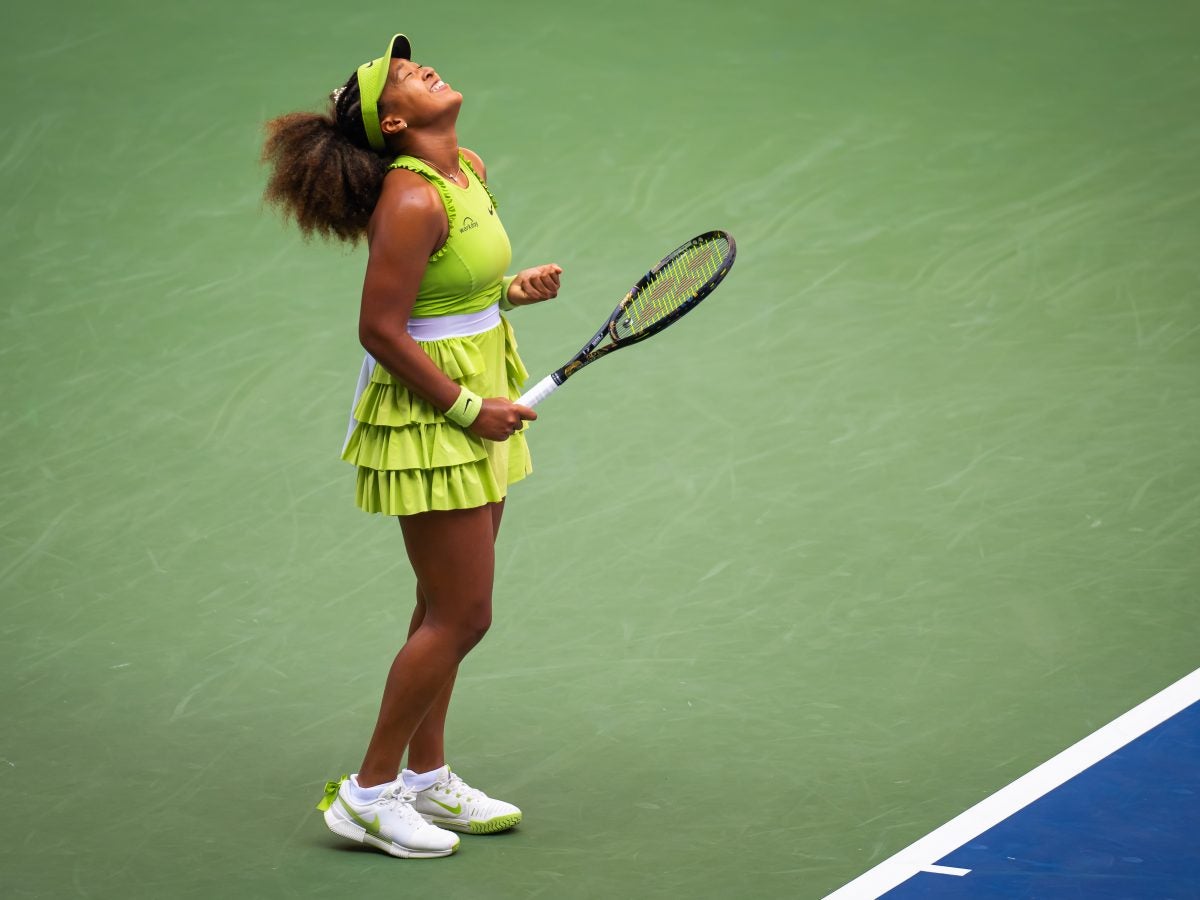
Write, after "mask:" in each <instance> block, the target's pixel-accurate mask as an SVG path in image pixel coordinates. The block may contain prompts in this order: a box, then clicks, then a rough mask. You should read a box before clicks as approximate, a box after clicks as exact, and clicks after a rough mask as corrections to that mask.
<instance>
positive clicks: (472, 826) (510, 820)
mask: <svg viewBox="0 0 1200 900" xmlns="http://www.w3.org/2000/svg"><path fill="white" fill-rule="evenodd" d="M421 818H422V819H424V820H425V821H426V822H428V823H429V824H430V825H436V826H437V827H438V828H446V829H449V830H450V831H459V832H462V833H463V834H495V833H496V832H498V831H508V829H510V828H512V827H513V826H514V825H517V824H520V821H521V814H520V813H511V814H510V815H507V816H496V818H494V819H487V820H484V821H480V820H479V819H472V820H471V821H469V822H463V821H462V820H460V819H440V818H438V817H437V816H427V815H425V814H424V813H422V814H421Z"/></svg>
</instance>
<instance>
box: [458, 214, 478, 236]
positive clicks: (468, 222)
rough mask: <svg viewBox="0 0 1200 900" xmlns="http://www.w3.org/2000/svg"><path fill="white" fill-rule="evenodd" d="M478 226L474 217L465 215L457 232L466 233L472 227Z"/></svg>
mask: <svg viewBox="0 0 1200 900" xmlns="http://www.w3.org/2000/svg"><path fill="white" fill-rule="evenodd" d="M478 227H479V223H478V222H476V221H475V220H474V219H472V218H471V217H470V216H467V217H466V218H465V219H463V223H462V227H461V228H460V229H458V233H459V234H466V233H467V232H468V231H470V230H471V229H472V228H478Z"/></svg>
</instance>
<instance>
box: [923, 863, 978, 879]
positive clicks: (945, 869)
mask: <svg viewBox="0 0 1200 900" xmlns="http://www.w3.org/2000/svg"><path fill="white" fill-rule="evenodd" d="M921 871H922V872H932V873H933V874H934V875H957V876H958V877H959V878H962V877H963V876H964V875H970V874H971V870H970V869H956V868H955V867H954V866H923V867H922V868H921Z"/></svg>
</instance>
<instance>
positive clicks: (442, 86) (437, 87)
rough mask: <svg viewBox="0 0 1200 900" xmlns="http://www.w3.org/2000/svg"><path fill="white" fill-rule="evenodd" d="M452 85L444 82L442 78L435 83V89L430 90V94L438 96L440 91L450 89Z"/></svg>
mask: <svg viewBox="0 0 1200 900" xmlns="http://www.w3.org/2000/svg"><path fill="white" fill-rule="evenodd" d="M449 86H450V85H448V84H446V82H444V81H442V80H441V79H440V78H439V79H438V80H437V81H435V82H434V83H433V87H431V88H430V89H429V93H431V94H436V93H437V92H438V91H440V90H443V89H445V88H448V87H449Z"/></svg>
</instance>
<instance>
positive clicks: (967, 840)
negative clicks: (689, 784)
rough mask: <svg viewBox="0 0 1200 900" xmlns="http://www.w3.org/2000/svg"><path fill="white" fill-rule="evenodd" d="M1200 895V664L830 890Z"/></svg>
mask: <svg viewBox="0 0 1200 900" xmlns="http://www.w3.org/2000/svg"><path fill="white" fill-rule="evenodd" d="M876 897H886V898H888V900H918V898H921V900H925V898H930V900H937V898H973V900H974V898H985V900H989V898H1005V900H1012V898H1038V900H1043V898H1044V900H1068V898H1070V900H1085V898H1086V900H1118V898H1121V900H1134V898H1136V900H1142V898H1146V900H1150V898H1153V900H1194V898H1200V670H1197V671H1196V672H1193V673H1192V674H1191V675H1189V676H1187V677H1186V678H1184V679H1182V680H1180V681H1178V682H1176V683H1175V684H1174V685H1172V686H1171V687H1169V688H1167V689H1166V690H1164V691H1162V692H1161V693H1159V694H1157V695H1155V696H1154V697H1152V698H1151V699H1150V700H1147V701H1146V702H1145V703H1143V704H1141V705H1139V706H1138V707H1136V708H1135V709H1133V710H1131V711H1130V712H1128V713H1126V714H1125V715H1124V716H1121V717H1120V718H1119V719H1117V720H1115V721H1114V722H1112V723H1110V724H1109V725H1107V726H1105V727H1104V728H1102V729H1100V730H1099V731H1097V732H1096V733H1094V734H1092V735H1090V736H1089V737H1087V738H1085V739H1084V740H1082V741H1080V742H1079V743H1078V744H1075V745H1074V746H1073V747H1070V748H1069V749H1067V750H1065V751H1064V752H1062V753H1060V754H1059V755H1058V756H1056V757H1054V758H1053V759H1051V760H1049V761H1048V762H1046V763H1045V764H1043V765H1041V766H1039V767H1038V768H1036V769H1034V770H1033V771H1032V772H1030V773H1029V774H1028V775H1026V776H1024V777H1022V778H1020V779H1018V780H1017V781H1015V782H1013V783H1012V784H1011V785H1009V786H1008V787H1006V788H1004V789H1003V790H1001V791H999V792H998V793H996V794H993V795H992V796H991V797H988V798H987V799H986V800H984V801H983V802H982V803H979V804H978V805H976V806H974V807H972V808H971V809H970V810H968V811H967V812H965V813H963V814H962V815H960V816H958V817H957V818H955V819H953V820H952V821H950V822H948V823H947V824H946V825H944V826H942V827H941V828H939V829H937V830H936V831H934V832H933V833H932V834H929V835H927V836H926V837H924V838H922V839H921V840H920V841H917V842H916V843H915V844H913V845H912V846H910V847H908V848H907V849H905V850H903V851H901V852H900V853H897V854H896V855H895V856H893V857H891V858H890V859H888V860H885V861H884V862H883V863H881V864H879V865H878V866H876V867H875V868H873V869H871V870H870V871H869V872H867V873H865V874H864V875H862V876H860V877H859V878H857V879H855V880H854V881H852V882H851V883H850V884H848V885H846V886H845V887H843V888H841V889H840V890H838V891H835V892H834V893H832V894H830V895H828V897H827V898H826V900H868V898H876Z"/></svg>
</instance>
